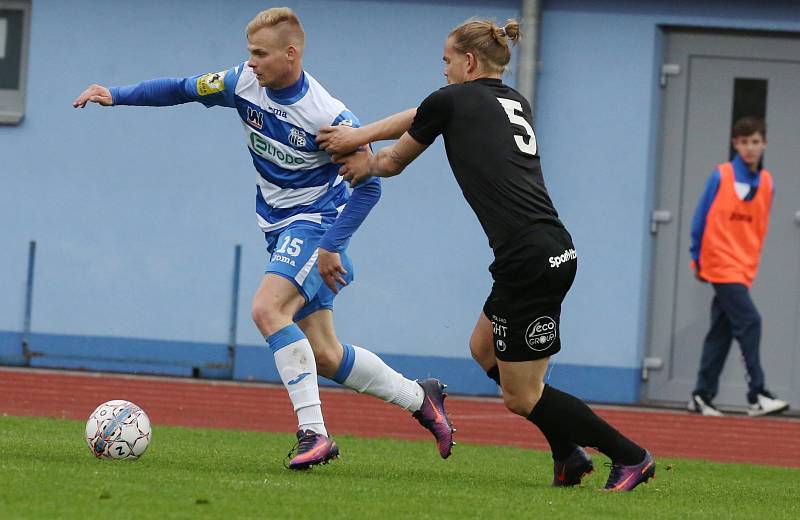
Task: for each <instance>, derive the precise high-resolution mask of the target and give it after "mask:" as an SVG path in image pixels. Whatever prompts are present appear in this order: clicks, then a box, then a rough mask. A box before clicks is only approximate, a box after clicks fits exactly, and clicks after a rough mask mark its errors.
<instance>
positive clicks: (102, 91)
mask: <svg viewBox="0 0 800 520" xmlns="http://www.w3.org/2000/svg"><path fill="white" fill-rule="evenodd" d="M88 102H92V103H97V104H98V105H102V106H104V107H110V106H111V105H113V104H114V101H113V100H112V99H111V91H110V90H108V89H107V88H106V87H104V86H103V85H91V86H90V87H89V88H87V89H86V90H84V91H83V92H81V95H80V96H78V97H77V99H75V101H73V102H72V106H73V107H74V108H83V107H85V106H86V103H88Z"/></svg>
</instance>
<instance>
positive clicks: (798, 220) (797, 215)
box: [794, 210, 800, 226]
mask: <svg viewBox="0 0 800 520" xmlns="http://www.w3.org/2000/svg"><path fill="white" fill-rule="evenodd" d="M794 223H795V224H797V225H798V226H800V210H798V211H795V212H794Z"/></svg>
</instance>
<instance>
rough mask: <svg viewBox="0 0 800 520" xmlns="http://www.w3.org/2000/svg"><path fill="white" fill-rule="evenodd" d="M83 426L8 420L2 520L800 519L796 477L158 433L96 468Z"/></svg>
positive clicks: (418, 445)
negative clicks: (310, 451)
mask: <svg viewBox="0 0 800 520" xmlns="http://www.w3.org/2000/svg"><path fill="white" fill-rule="evenodd" d="M83 426H84V425H83V423H82V422H80V421H65V420H55V419H39V418H23V417H8V416H0V518H2V519H14V518H48V519H49V518H110V517H112V516H113V518H115V519H120V520H125V519H127V518H130V519H134V518H136V519H138V518H192V519H197V518H236V519H240V518H280V519H284V518H287V519H288V518H313V519H329V518H348V519H350V518H370V519H390V518H413V519H424V518H503V519H506V518H547V519H555V518H653V517H657V518H769V519H775V518H793V519H794V518H798V517H800V506H798V503H800V501H799V500H798V498H797V497H798V495H800V470H797V469H781V468H773V467H766V466H751V465H743V464H714V463H708V462H701V461H691V460H682V459H671V458H659V459H658V470H657V478H656V479H655V480H653V481H651V482H650V483H649V484H647V485H646V486H640V487H639V488H637V489H636V490H635V491H633V492H632V493H627V494H608V493H603V492H600V491H597V489H598V488H600V487H602V485H603V484H604V483H605V478H606V476H607V474H608V472H607V468H605V467H604V466H603V465H602V462H604V458H603V457H602V456H596V457H595V465H596V467H597V466H599V468H597V470H596V471H595V473H594V474H593V475H591V476H590V477H588V478H587V479H586V482H585V485H584V486H581V487H579V488H574V489H554V488H551V487H550V486H549V482H550V478H551V477H552V465H551V461H550V458H549V454H546V453H542V452H536V451H530V450H520V449H515V448H505V447H490V446H477V445H462V444H459V445H458V446H457V447H456V450H455V451H454V455H453V456H452V457H451V458H450V459H449V460H446V461H443V460H441V459H439V457H438V455H437V454H436V451H435V447H434V445H433V443H432V442H405V441H394V440H368V439H360V438H354V437H347V436H339V437H338V438H337V441H338V442H339V445H340V448H341V449H342V453H343V457H342V458H340V459H339V460H338V461H335V462H334V463H333V464H330V465H328V466H324V467H319V468H314V469H312V470H310V471H306V472H290V471H289V470H287V469H284V468H283V465H282V463H281V461H282V458H283V456H284V455H285V453H286V451H288V448H289V447H290V445H291V441H292V437H291V436H290V435H286V434H267V433H254V432H241V431H233V430H210V429H190V428H170V427H164V426H161V427H159V426H157V425H156V427H155V429H154V432H153V440H152V442H151V444H150V447H149V449H148V451H147V453H145V455H144V456H143V457H142V458H141V459H140V460H138V461H110V460H96V459H95V458H94V457H93V456H92V454H91V453H90V452H89V449H88V448H87V447H86V444H85V442H84V441H83Z"/></svg>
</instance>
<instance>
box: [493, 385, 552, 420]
mask: <svg viewBox="0 0 800 520" xmlns="http://www.w3.org/2000/svg"><path fill="white" fill-rule="evenodd" d="M543 390H544V384H542V383H534V384H531V385H530V386H527V387H525V388H522V389H519V390H517V391H511V390H508V389H507V388H503V404H505V405H506V408H508V409H509V410H510V411H511V412H514V413H515V414H517V415H521V416H522V417H528V416H529V415H530V413H531V412H532V411H533V409H534V407H535V406H536V404H537V403H538V402H539V399H541V397H542V391H543Z"/></svg>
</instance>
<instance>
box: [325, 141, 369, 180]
mask: <svg viewBox="0 0 800 520" xmlns="http://www.w3.org/2000/svg"><path fill="white" fill-rule="evenodd" d="M371 158H372V153H371V152H369V151H368V150H361V151H358V152H355V153H351V154H349V155H345V156H339V155H334V157H333V160H334V161H336V162H338V163H342V167H341V168H339V175H341V176H342V177H343V178H344V180H346V181H350V187H351V188H352V187H354V186H356V185H357V184H359V183H360V182H362V181H364V180H366V179H368V178H369V161H370V159H371Z"/></svg>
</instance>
